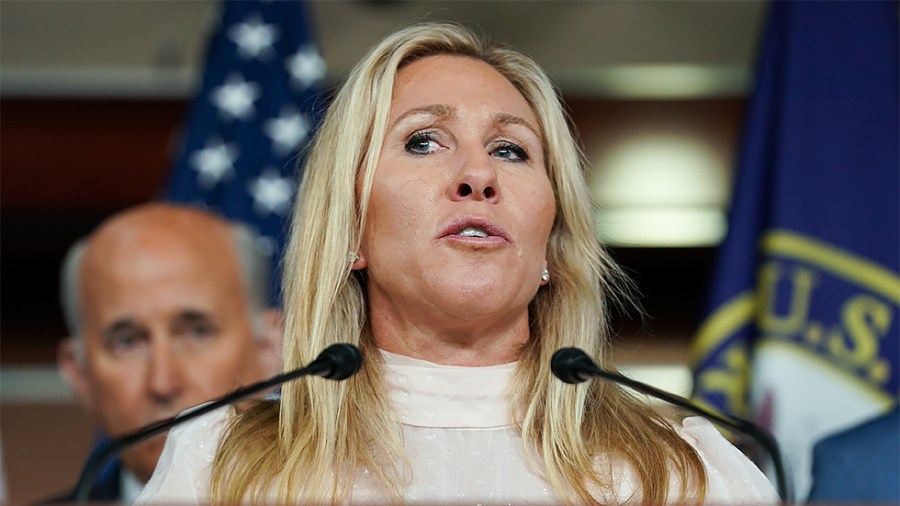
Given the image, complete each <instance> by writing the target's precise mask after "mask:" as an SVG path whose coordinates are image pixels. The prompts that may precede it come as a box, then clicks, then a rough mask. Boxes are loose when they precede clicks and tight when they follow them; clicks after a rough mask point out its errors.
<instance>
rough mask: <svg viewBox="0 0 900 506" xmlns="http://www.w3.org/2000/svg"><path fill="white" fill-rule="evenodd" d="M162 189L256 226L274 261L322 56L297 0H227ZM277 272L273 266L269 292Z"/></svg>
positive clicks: (312, 119) (312, 113)
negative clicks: (179, 147)
mask: <svg viewBox="0 0 900 506" xmlns="http://www.w3.org/2000/svg"><path fill="white" fill-rule="evenodd" d="M219 7H220V17H219V19H218V20H217V24H216V28H215V31H214V33H213V35H212V39H211V40H210V43H209V45H208V47H207V54H206V63H205V68H204V73H203V82H202V87H201V89H200V90H199V92H198V93H197V95H196V97H195V98H194V101H193V104H192V105H191V109H190V116H189V119H188V125H187V132H186V136H185V138H184V139H183V145H182V146H181V150H180V152H179V156H178V159H177V162H176V165H175V168H174V172H173V173H172V175H171V178H170V180H169V183H168V187H167V189H166V192H165V199H166V200H169V201H174V202H182V203H187V204H192V205H198V206H201V207H205V208H209V209H211V210H216V211H219V212H220V213H221V214H223V215H224V216H225V217H227V218H229V219H231V220H232V221H236V222H242V223H244V224H246V225H249V226H251V227H253V228H255V229H256V230H257V231H258V232H259V234H260V235H261V237H262V238H263V239H262V243H261V244H260V246H261V247H263V248H264V249H265V250H266V251H267V252H268V253H269V254H271V255H272V258H273V265H275V266H278V265H280V259H281V252H282V249H283V247H284V243H285V240H286V237H285V232H286V229H287V223H288V220H289V217H290V210H291V206H292V202H293V197H294V194H295V192H296V185H297V182H298V181H299V176H300V175H299V174H297V167H298V165H297V158H298V156H299V155H300V154H302V150H303V148H304V147H305V145H306V143H307V141H309V139H310V137H311V135H312V131H313V129H314V127H315V125H316V124H317V122H318V118H319V116H320V114H321V109H322V107H323V106H322V104H321V103H320V101H319V94H318V93H317V92H318V86H319V83H320V81H321V80H322V79H323V78H324V76H325V64H324V61H323V60H322V58H321V57H320V56H319V52H318V50H317V48H316V45H315V43H314V41H313V37H312V36H311V34H310V30H309V27H308V26H307V15H306V4H305V3H304V2H302V1H300V0H285V1H255V0H254V1H249V0H245V1H225V2H222V3H221V4H220V5H219ZM279 280H280V276H278V275H275V276H273V283H274V284H273V287H272V295H273V298H277V296H278V291H279Z"/></svg>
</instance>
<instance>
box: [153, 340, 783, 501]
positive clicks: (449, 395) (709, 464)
mask: <svg viewBox="0 0 900 506" xmlns="http://www.w3.org/2000/svg"><path fill="white" fill-rule="evenodd" d="M382 353H383V356H384V360H385V365H386V370H387V384H388V386H389V389H390V398H391V400H392V401H393V404H394V408H395V409H396V413H397V415H398V418H399V420H400V422H401V424H402V430H403V437H404V442H405V445H406V449H407V450H406V452H407V458H408V459H409V463H410V465H411V468H412V469H413V470H414V477H413V481H412V483H411V484H410V486H409V488H408V489H407V490H406V495H405V500H406V502H407V503H408V504H473V505H474V504H558V503H560V502H561V501H560V500H559V498H557V497H556V495H555V494H554V492H553V490H552V489H551V487H550V485H549V483H548V482H546V481H545V480H544V479H543V478H542V477H541V476H539V475H538V474H536V473H535V472H534V471H532V470H531V469H530V468H529V466H528V465H527V464H526V459H525V455H524V452H523V448H522V446H523V445H522V439H521V437H519V434H518V433H517V432H516V431H515V430H514V428H513V427H512V426H511V425H510V423H509V420H508V417H507V413H508V412H509V409H508V408H509V401H510V397H509V395H507V392H506V386H507V384H508V383H509V382H510V380H511V378H512V375H513V371H514V370H515V367H516V366H515V364H505V365H499V366H491V367H458V366H444V365H437V364H432V363H430V362H425V361H422V360H416V359H413V358H409V357H405V356H401V355H396V354H392V353H387V352H382ZM233 413H234V410H233V408H230V407H228V408H222V409H219V410H216V411H212V412H210V413H207V414H206V415H203V416H201V417H198V418H196V419H195V420H192V421H191V422H188V423H186V424H184V425H181V426H179V427H176V428H175V429H173V430H172V431H170V433H169V435H168V438H167V440H166V445H165V449H164V450H163V453H162V456H161V457H160V460H159V463H158V464H157V468H156V472H155V473H154V474H153V477H152V478H151V480H150V482H149V483H148V484H147V486H146V487H145V488H144V490H143V492H142V493H141V495H140V497H138V499H137V502H136V504H157V503H176V504H209V495H208V494H209V482H210V472H211V469H212V462H213V459H214V456H215V452H216V449H217V447H218V444H219V440H220V438H221V436H222V431H223V428H224V425H225V422H226V421H227V420H228V418H229V417H231V416H233ZM676 431H677V432H678V434H680V435H681V436H682V437H683V438H684V439H685V440H686V441H687V442H688V443H689V444H690V445H691V446H693V447H694V449H696V450H697V453H698V454H699V455H700V458H701V460H702V461H703V463H704V465H705V466H706V472H707V477H708V483H707V493H706V500H705V503H706V504H710V505H726V504H728V505H731V504H746V505H757V504H777V503H778V502H779V500H778V496H777V494H776V493H775V490H774V489H773V488H772V485H771V484H770V483H769V481H768V480H767V479H766V477H765V476H764V475H763V474H762V472H760V471H759V469H757V468H756V466H755V465H754V464H753V463H752V462H751V461H750V460H749V459H747V457H745V456H744V454H742V453H741V452H740V451H739V450H738V449H737V448H735V447H734V446H732V445H731V444H730V443H729V442H728V441H726V440H725V439H724V438H723V437H722V436H721V435H720V434H719V432H718V431H717V430H716V429H715V428H714V427H713V426H712V424H710V423H709V422H708V421H707V420H705V419H703V418H699V417H693V418H687V419H685V420H684V422H683V423H682V425H681V426H676ZM618 468H620V469H621V476H618V477H617V480H616V481H617V494H616V495H617V497H616V498H615V499H614V502H624V501H627V500H628V499H629V498H631V499H632V500H634V502H635V503H639V500H637V499H636V498H637V495H636V493H639V486H638V483H637V480H636V478H635V475H634V474H633V472H632V471H631V469H630V467H629V466H628V465H627V464H625V463H622V464H621V465H620V466H618ZM368 475H369V470H368V469H362V470H360V472H359V475H358V479H357V480H356V482H355V484H354V485H353V491H352V495H351V498H350V503H352V504H367V503H368V504H380V503H382V502H383V498H382V497H381V496H380V495H379V492H378V489H377V488H376V487H375V483H374V481H373V480H371V479H370V478H369V477H368ZM672 484H673V486H674V485H676V484H677V479H676V478H675V477H673V480H672ZM671 490H677V488H672V489H671ZM633 494H634V496H633ZM598 499H600V500H602V501H604V502H606V501H607V500H608V498H599V497H598Z"/></svg>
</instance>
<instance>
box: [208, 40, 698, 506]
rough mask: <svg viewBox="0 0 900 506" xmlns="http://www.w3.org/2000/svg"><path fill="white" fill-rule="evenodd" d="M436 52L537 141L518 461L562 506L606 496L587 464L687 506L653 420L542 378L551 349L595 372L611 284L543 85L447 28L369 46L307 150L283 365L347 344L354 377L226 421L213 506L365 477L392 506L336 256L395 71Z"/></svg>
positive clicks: (373, 378) (325, 495)
mask: <svg viewBox="0 0 900 506" xmlns="http://www.w3.org/2000/svg"><path fill="white" fill-rule="evenodd" d="M436 54H450V55H460V56H466V57H472V58H477V59H479V60H482V61H484V62H486V63H488V64H490V65H491V66H493V67H494V68H495V69H496V70H497V71H499V72H500V73H501V74H502V75H504V76H505V77H506V78H507V79H508V80H509V81H510V82H511V83H512V84H513V85H514V86H515V87H516V88H517V89H518V90H519V92H520V93H521V94H522V95H523V97H524V98H525V99H526V100H527V101H528V103H529V105H530V106H531V107H532V108H533V109H534V111H535V113H536V116H537V118H538V121H539V123H540V130H541V135H542V138H543V139H544V141H545V145H544V150H545V159H546V161H547V171H548V174H549V177H550V180H551V183H552V186H553V189H554V193H555V196H556V218H555V222H554V224H553V229H552V232H551V234H550V239H549V244H548V252H547V262H548V265H549V269H550V271H551V274H552V279H553V282H552V283H551V284H550V285H548V286H545V287H543V288H542V289H541V290H539V291H538V293H537V295H536V296H535V298H534V300H533V301H532V302H531V304H530V306H529V315H530V319H531V336H530V340H529V342H528V344H527V345H526V347H525V349H524V351H523V352H522V355H521V357H520V360H519V363H518V367H517V370H516V379H515V381H514V382H513V384H514V385H515V391H514V392H513V406H514V407H515V409H516V410H517V413H521V414H522V417H521V422H520V424H519V426H518V427H517V428H518V430H520V432H521V435H522V439H523V441H524V444H525V445H526V448H530V450H529V452H526V453H529V454H532V455H535V460H536V461H537V462H535V464H536V465H537V469H538V471H539V472H542V473H543V475H544V476H545V477H546V479H547V480H548V481H549V482H550V484H551V485H552V486H553V489H554V491H555V492H556V494H557V495H558V496H559V497H560V498H561V499H563V500H564V501H565V502H567V503H569V504H593V503H596V502H597V499H596V498H595V496H597V494H598V493H599V494H600V495H599V497H607V498H611V497H613V496H614V495H613V490H614V483H613V476H612V474H611V473H610V472H609V470H608V469H607V471H603V469H604V466H603V465H600V464H599V463H600V462H602V460H601V459H603V458H604V457H609V458H610V459H621V460H622V461H624V462H626V463H628V464H630V465H631V466H632V467H633V469H634V471H635V473H636V476H637V477H638V478H639V480H640V484H641V494H642V497H643V500H644V501H647V502H651V503H659V502H662V501H664V500H665V499H666V498H667V497H669V490H668V488H669V487H668V485H669V480H670V475H671V473H676V475H677V476H679V477H680V484H681V485H680V491H679V495H678V497H679V498H680V499H682V500H683V499H685V498H686V497H687V493H688V490H691V489H698V490H699V491H700V496H701V497H702V495H703V491H704V489H705V481H706V477H705V473H704V470H703V465H702V463H701V461H700V459H699V457H698V456H697V454H696V452H694V450H693V449H692V448H691V447H690V446H689V445H688V444H687V443H686V442H684V441H683V440H682V439H681V438H680V437H679V436H678V435H677V434H676V433H675V431H674V430H673V429H672V428H671V426H670V423H669V422H668V421H666V420H665V419H663V418H661V417H660V416H659V415H657V414H656V413H655V412H654V410H653V409H651V408H649V407H648V406H646V405H645V404H644V403H643V402H641V401H640V400H637V399H635V398H633V397H632V396H631V395H630V394H628V393H627V392H626V391H625V390H623V389H622V388H620V387H618V386H616V385H612V384H609V383H606V382H601V381H595V382H592V383H588V384H584V385H579V386H571V385H567V384H564V383H562V382H561V381H558V380H557V379H555V378H553V377H552V375H551V371H550V357H551V355H552V354H553V352H554V351H556V350H557V349H558V348H560V347H562V346H577V347H580V348H583V349H585V350H587V351H588V352H589V353H591V354H592V355H593V356H594V358H595V359H596V360H597V361H598V363H600V364H601V365H606V366H609V364H608V348H609V340H608V334H607V332H608V331H607V324H608V322H607V313H608V311H607V305H608V304H609V302H610V300H611V299H612V298H615V297H617V294H620V293H621V287H622V282H623V280H624V277H623V276H622V275H621V271H620V270H619V269H618V267H617V266H616V265H615V264H614V263H613V261H612V260H611V259H610V257H609V256H608V254H607V253H606V252H605V251H604V250H603V248H602V247H601V246H600V244H599V243H598V241H597V239H596V236H595V234H594V230H593V226H592V221H591V205H590V202H591V199H590V196H589V194H588V190H587V187H586V185H585V182H584V167H585V163H584V158H583V156H582V154H581V152H580V150H579V149H578V146H577V143H576V141H575V139H574V138H573V136H572V133H571V131H570V129H569V127H568V122H567V118H566V115H565V113H564V111H563V108H562V105H561V101H560V99H559V97H558V96H557V94H556V91H555V89H554V87H553V85H552V83H551V82H550V80H549V79H548V77H547V76H546V75H545V73H544V72H543V71H542V70H541V69H540V68H539V67H538V65H537V64H536V63H535V62H534V61H533V60H531V59H530V58H528V57H526V56H524V55H522V54H520V53H518V52H516V51H514V50H511V49H508V48H505V47H503V46H501V45H498V44H488V43H486V42H484V41H482V40H481V39H479V37H477V36H476V35H475V34H474V33H473V32H471V31H470V30H468V29H466V28H464V27H461V26H458V25H455V24H448V23H422V24H417V25H413V26H410V27H408V28H405V29H401V30H399V31H398V32H396V33H394V34H393V35H391V36H389V37H387V38H386V39H385V40H383V41H382V42H381V43H380V44H378V45H377V46H375V47H374V48H373V49H372V50H371V51H370V52H369V53H368V54H367V55H366V56H365V57H364V58H363V59H362V60H361V61H360V63H358V64H357V66H356V67H355V68H354V69H353V71H352V72H351V74H350V76H349V77H348V79H347V81H346V82H345V84H344V85H343V87H342V88H341V89H340V91H339V92H338V94H337V95H336V97H335V99H334V101H333V103H332V104H331V106H330V108H329V110H328V113H327V115H326V116H325V118H324V122H323V123H322V125H321V127H320V130H319V132H318V134H317V136H316V139H315V140H314V142H313V145H312V147H311V149H310V151H309V156H308V158H307V162H306V166H305V172H304V180H303V184H302V189H301V191H300V193H299V195H298V198H297V203H296V206H295V210H294V220H293V228H292V231H291V237H290V243H289V245H288V248H287V254H286V259H285V269H284V283H283V286H284V303H285V336H286V337H285V347H284V348H285V351H284V353H285V355H284V367H285V368H286V369H293V368H295V367H300V366H302V365H304V364H306V363H308V362H310V361H311V360H313V359H314V358H315V357H316V355H317V354H318V353H319V352H320V351H321V350H322V349H323V348H325V347H327V346H328V345H330V344H334V343H337V342H350V343H355V344H358V345H359V346H360V347H361V349H362V351H363V354H364V356H365V361H364V365H363V367H362V369H361V371H360V372H359V373H358V374H357V375H356V376H354V377H353V378H350V379H349V380H347V381H344V382H325V381H316V380H311V381H297V382H293V383H288V384H286V385H285V386H284V388H283V391H282V395H281V401H280V402H262V403H259V404H256V405H254V406H253V407H250V408H248V409H246V410H243V411H242V412H241V413H240V414H239V415H238V416H237V417H235V418H234V419H233V422H232V423H231V425H230V426H229V428H228V430H227V432H226V435H225V437H224V438H223V441H222V444H221V446H220V449H219V452H218V454H217V458H216V461H215V463H214V467H213V475H212V488H211V494H212V498H213V500H214V501H215V502H218V503H222V502H228V503H233V502H240V501H247V500H249V501H252V502H265V501H268V500H273V501H277V502H281V503H289V502H298V501H299V500H302V501H308V502H314V503H340V502H343V501H345V500H346V499H347V498H348V497H349V492H350V489H351V487H352V484H353V480H354V478H355V476H356V471H358V470H359V469H363V468H366V469H369V470H370V472H371V473H373V474H375V478H376V479H377V480H378V482H379V483H380V484H381V485H382V487H383V489H384V493H385V495H386V496H387V497H388V498H391V499H390V500H391V501H392V502H402V497H403V491H404V488H405V484H407V483H409V480H410V476H411V475H410V470H409V469H408V468H407V466H406V464H405V457H404V449H403V443H402V439H401V431H400V427H399V424H398V422H397V421H396V419H395V418H394V417H393V415H392V414H391V409H390V406H389V405H388V402H387V400H386V389H385V386H384V384H383V381H382V369H383V363H382V362H381V358H380V354H379V353H378V352H377V349H376V347H375V345H374V343H373V340H372V336H371V333H370V331H369V327H368V324H367V321H366V297H365V287H364V283H365V281H364V277H363V276H360V275H358V274H356V273H353V272H351V270H350V265H351V260H350V259H348V253H350V252H353V251H356V250H357V248H358V245H359V241H360V231H361V230H363V227H364V225H365V216H366V209H367V205H368V201H369V193H370V188H371V184H372V179H373V176H374V173H375V167H376V165H377V163H378V153H380V152H381V147H382V141H383V139H384V136H385V130H386V124H387V118H388V113H389V111H390V106H391V95H392V91H393V83H394V79H395V77H396V75H397V72H398V71H399V69H400V68H402V67H403V66H404V65H406V64H408V63H410V62H412V61H414V60H417V59H420V58H424V57H427V56H430V55H436ZM357 183H359V197H358V198H357ZM607 462H610V463H612V462H613V460H607Z"/></svg>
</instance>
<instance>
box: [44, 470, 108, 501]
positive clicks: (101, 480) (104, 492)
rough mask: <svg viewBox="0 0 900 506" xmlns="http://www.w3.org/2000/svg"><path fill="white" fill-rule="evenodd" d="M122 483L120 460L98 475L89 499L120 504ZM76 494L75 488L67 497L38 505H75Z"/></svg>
mask: <svg viewBox="0 0 900 506" xmlns="http://www.w3.org/2000/svg"><path fill="white" fill-rule="evenodd" d="M121 483H122V463H121V462H120V461H119V460H118V459H114V460H111V461H110V462H109V463H108V464H106V466H104V467H103V469H102V470H101V471H100V473H99V474H98V475H97V479H96V480H94V484H93V486H91V491H90V494H88V499H89V500H90V501H92V502H94V501H96V502H119V501H121V500H122V490H121ZM75 492H76V490H75V489H74V488H73V489H72V491H71V492H69V493H68V494H66V495H62V496H59V497H54V498H52V499H47V500H44V501H41V502H40V503H38V504H42V505H44V504H60V503H74V502H75Z"/></svg>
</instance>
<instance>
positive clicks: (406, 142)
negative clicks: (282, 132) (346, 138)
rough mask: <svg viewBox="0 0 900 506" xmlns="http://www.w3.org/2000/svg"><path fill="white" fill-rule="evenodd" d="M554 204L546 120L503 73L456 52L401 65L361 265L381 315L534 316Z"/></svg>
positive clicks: (500, 319)
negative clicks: (543, 129) (543, 130)
mask: <svg viewBox="0 0 900 506" xmlns="http://www.w3.org/2000/svg"><path fill="white" fill-rule="evenodd" d="M554 212H555V201H554V195H553V190H552V188H551V185H550V180H549V178H548V176H547V170H546V167H545V161H544V158H543V140H542V139H541V136H540V133H539V127H538V120H537V118H536V117H535V115H534V112H533V111H532V110H531V108H530V107H529V105H528V103H527V102H526V101H525V99H524V98H523V97H522V95H521V94H520V93H519V92H518V91H517V90H516V89H515V88H514V87H513V85H512V84H511V83H510V82H509V81H507V80H506V78H504V77H503V76H502V75H501V74H500V73H498V72H497V71H496V70H494V69H493V68H492V67H491V66H490V65H488V64H486V63H484V62H482V61H480V60H476V59H473V58H466V57H460V56H448V55H439V56H430V57H426V58H423V59H421V60H418V61H415V62H413V63H411V64H409V65H408V66H406V67H404V68H403V69H401V70H400V71H399V73H398V75H397V79H396V82H395V84H394V90H393V99H392V103H391V111H390V117H389V119H388V127H387V134H386V137H385V139H384V145H383V148H382V151H381V154H380V158H379V162H378V165H377V167H376V172H375V175H374V181H373V185H372V193H371V200H370V203H369V210H368V215H367V217H366V226H365V230H364V233H363V241H362V246H361V248H360V252H359V255H360V260H359V261H358V262H357V263H356V264H355V265H354V267H355V268H367V283H368V290H369V303H370V308H371V310H372V312H373V313H374V314H373V317H374V318H379V317H381V318H384V317H387V318H394V319H402V320H403V321H405V322H406V323H407V324H409V323H411V324H413V325H416V320H417V319H423V322H424V321H427V322H429V323H428V324H435V323H437V324H440V323H439V321H440V320H441V319H443V320H444V321H446V322H448V323H451V322H467V321H478V320H481V321H491V322H495V324H496V325H503V324H504V322H506V321H512V320H513V319H515V320H517V321H521V319H522V318H525V319H527V311H528V303H529V302H530V301H531V299H532V298H533V297H534V295H535V293H536V292H537V290H538V288H539V286H540V284H541V272H542V271H543V269H544V268H545V267H546V251H547V241H548V237H549V235H550V229H551V227H552V224H553V219H554ZM451 324H452V323H451Z"/></svg>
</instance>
